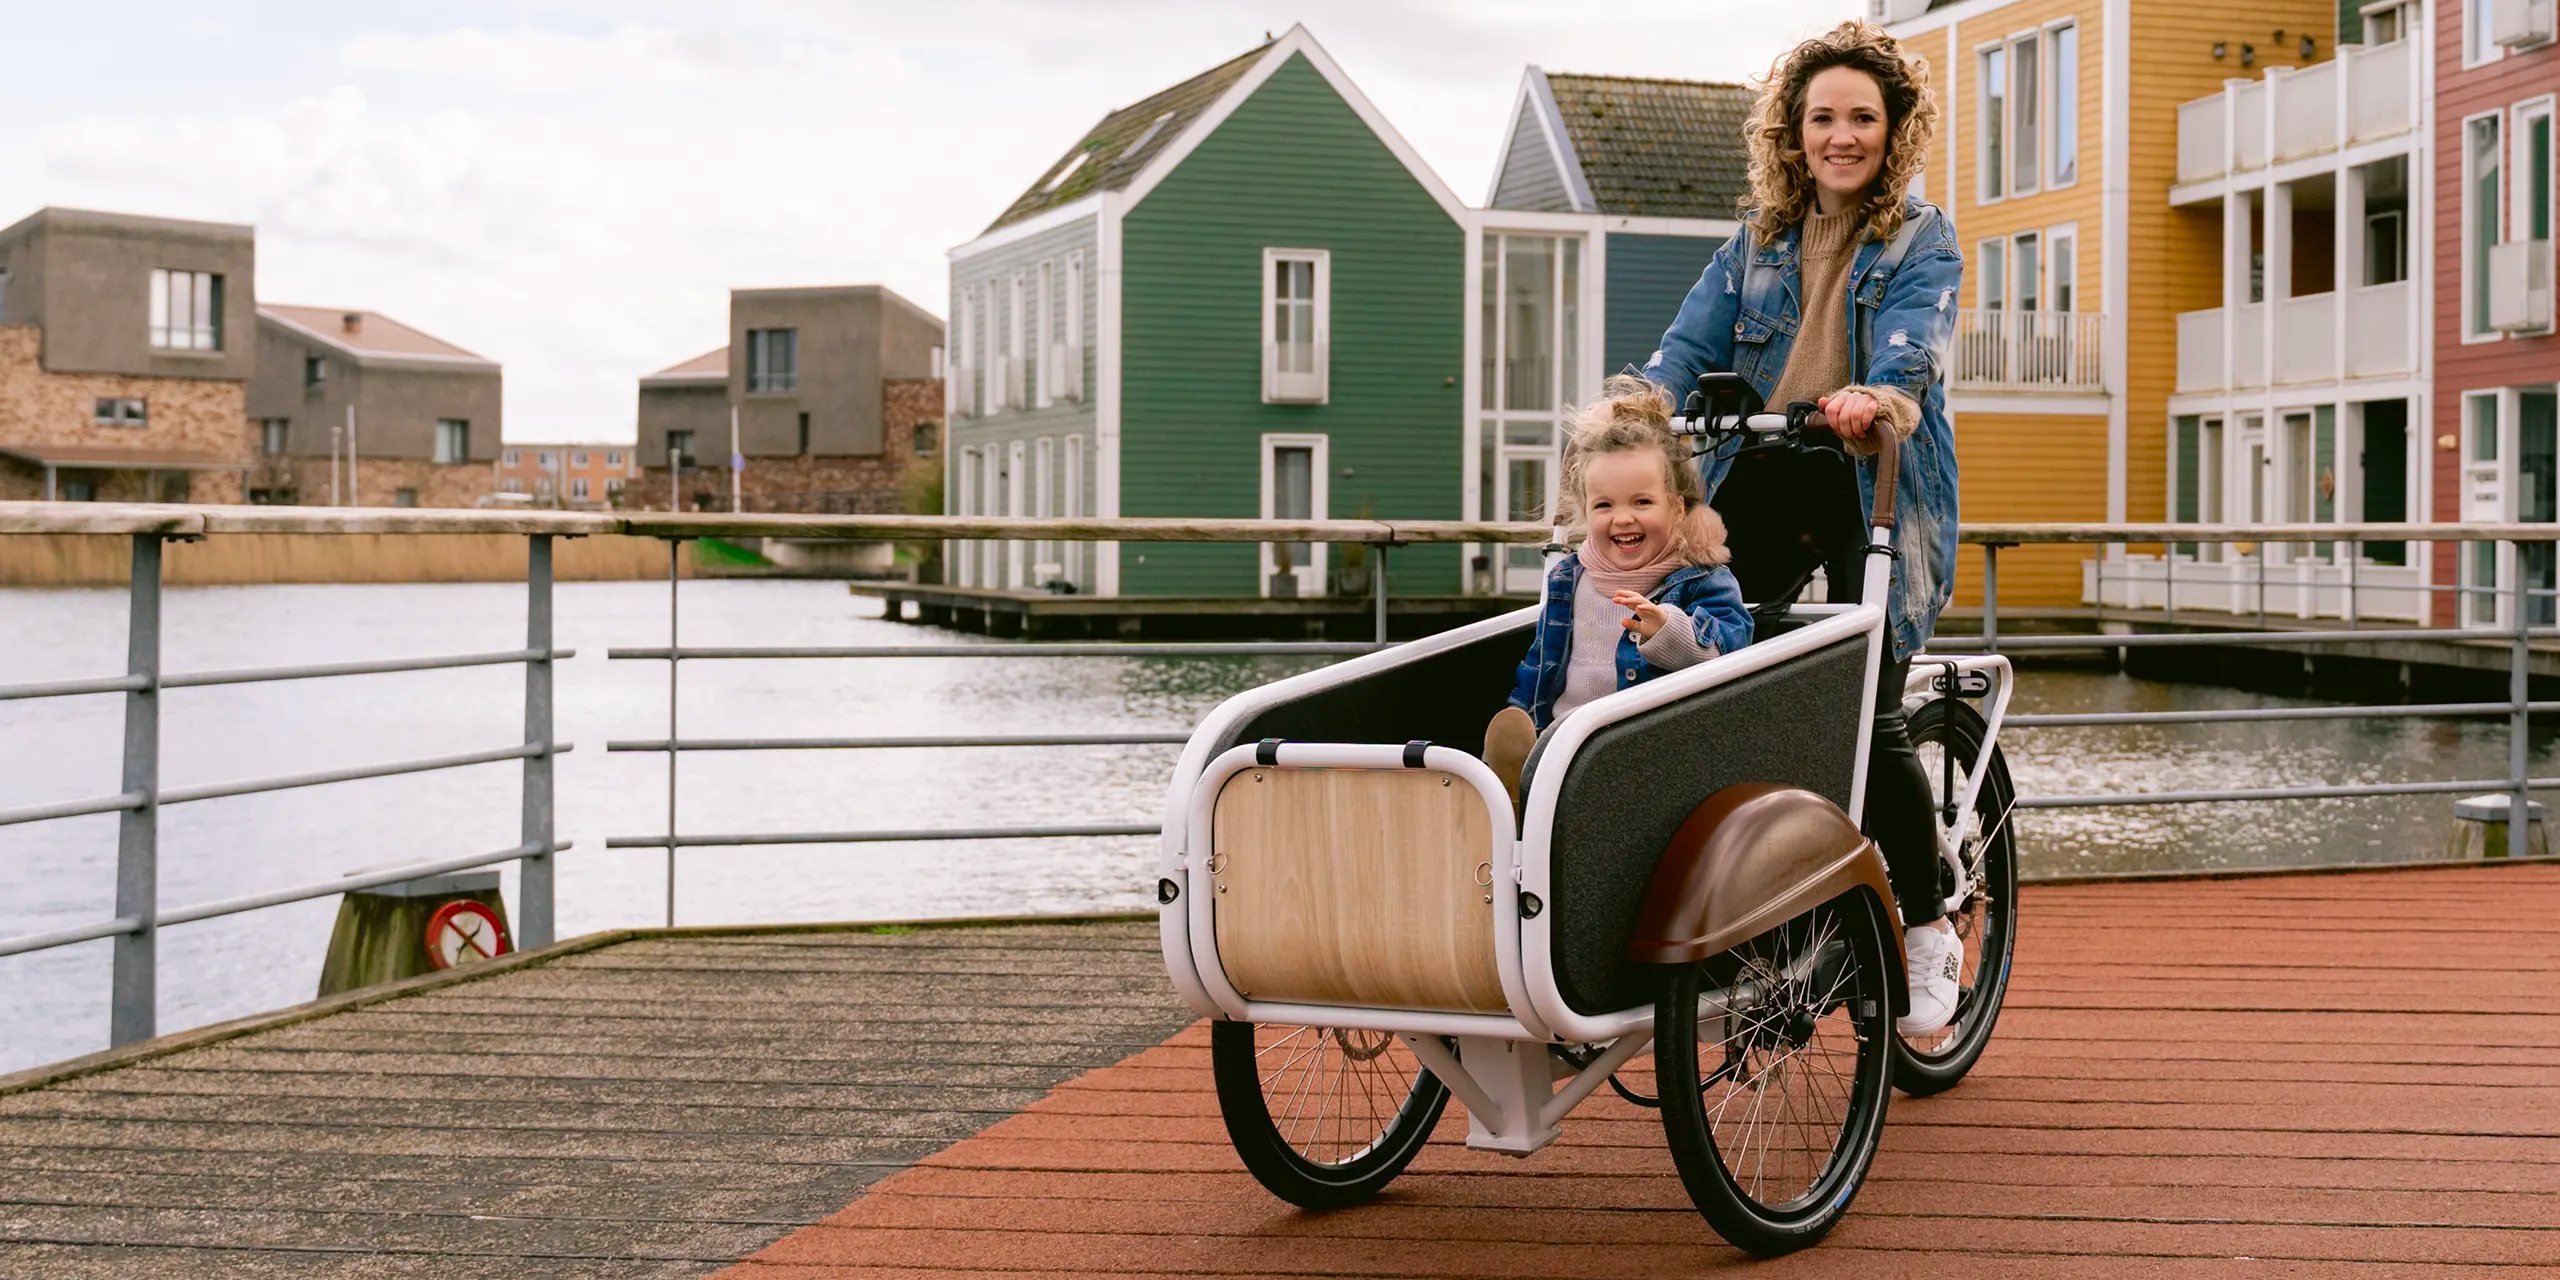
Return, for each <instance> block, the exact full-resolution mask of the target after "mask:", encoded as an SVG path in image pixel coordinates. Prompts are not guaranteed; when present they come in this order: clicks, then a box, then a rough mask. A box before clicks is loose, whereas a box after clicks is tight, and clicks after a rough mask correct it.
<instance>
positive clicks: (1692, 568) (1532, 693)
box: [1511, 556, 1751, 729]
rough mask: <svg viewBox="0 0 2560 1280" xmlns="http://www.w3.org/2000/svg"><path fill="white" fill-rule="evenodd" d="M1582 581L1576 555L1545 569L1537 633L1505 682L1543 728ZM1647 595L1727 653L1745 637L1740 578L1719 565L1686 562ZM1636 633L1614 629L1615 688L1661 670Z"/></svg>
mask: <svg viewBox="0 0 2560 1280" xmlns="http://www.w3.org/2000/svg"><path fill="white" fill-rule="evenodd" d="M1581 583H1582V561H1580V560H1578V559H1576V558H1574V557H1573V556H1566V557H1565V558H1564V559H1563V560H1562V561H1560V562H1559V563H1558V564H1557V565H1556V567H1555V568H1554V569H1553V570H1550V571H1549V572H1548V574H1547V607H1546V612H1544V613H1542V614H1540V615H1539V616H1538V633H1537V638H1536V639H1535V640H1533V641H1532V642H1531V643H1530V645H1529V654H1528V656H1527V657H1524V658H1522V659H1521V660H1520V671H1519V674H1518V675H1517V676H1516V677H1515V678H1514V679H1513V681H1512V685H1511V705H1512V706H1515V707H1518V708H1520V709H1521V710H1523V711H1526V712H1528V713H1529V718H1530V719H1531V720H1534V721H1536V722H1537V725H1538V727H1539V728H1541V729H1544V728H1546V727H1547V723H1548V722H1549V721H1551V720H1553V719H1555V707H1556V699H1557V698H1558V697H1559V696H1561V695H1562V694H1563V693H1564V672H1565V663H1566V662H1567V661H1568V660H1570V658H1571V657H1572V653H1573V595H1574V589H1575V588H1576V587H1578V586H1580V585H1581ZM1652 598H1653V599H1654V600H1655V601H1656V602H1657V603H1659V604H1661V605H1662V606H1664V607H1665V608H1670V609H1678V610H1680V611H1681V612H1683V613H1686V614H1688V615H1689V620H1690V622H1691V623H1693V624H1695V626H1696V627H1697V631H1698V643H1699V644H1701V645H1713V646H1715V650H1716V652H1718V653H1731V652H1733V651H1734V650H1736V649H1739V648H1741V647H1742V646H1744V645H1747V644H1749V643H1751V611H1750V610H1749V609H1747V608H1745V607H1744V606H1743V603H1742V587H1741V584H1739V583H1737V582H1736V581H1734V577H1733V571H1732V570H1731V569H1727V568H1725V567H1724V566H1722V565H1715V566H1707V565H1689V566H1687V567H1685V568H1681V569H1675V570H1673V571H1672V574H1671V576H1670V577H1668V578H1665V579H1663V580H1662V585H1661V586H1659V587H1657V588H1655V589H1654V592H1653V596H1652ZM1636 644H1637V642H1636V634H1635V632H1633V631H1621V632H1620V633H1619V634H1618V656H1617V676H1618V688H1621V689H1624V688H1627V687H1629V686H1631V685H1636V684H1641V683H1643V682H1645V681H1647V680H1650V679H1652V678H1654V677H1655V676H1658V675H1661V674H1662V673H1661V672H1659V671H1656V670H1654V669H1653V666H1652V664H1650V663H1648V662H1646V661H1645V657H1644V654H1643V652H1642V651H1640V650H1639V649H1638V648H1637V647H1636Z"/></svg>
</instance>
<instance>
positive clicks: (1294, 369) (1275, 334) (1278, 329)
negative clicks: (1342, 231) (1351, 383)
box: [1262, 249, 1333, 404]
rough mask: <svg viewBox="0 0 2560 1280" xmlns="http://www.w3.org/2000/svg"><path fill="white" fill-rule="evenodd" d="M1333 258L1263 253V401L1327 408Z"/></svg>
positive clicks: (1305, 252) (1321, 253) (1318, 252)
mask: <svg viewBox="0 0 2560 1280" xmlns="http://www.w3.org/2000/svg"><path fill="white" fill-rule="evenodd" d="M1332 276H1333V255H1332V254H1330V253H1328V252H1326V251H1325V250H1322V249H1265V250H1263V251H1262V399H1263V402H1264V403H1265V404H1323V403H1325V400H1326V397H1327V391H1328V387H1327V382H1328V371H1327V366H1328V365H1329V364H1330V363H1331V359H1330V356H1331V352H1330V350H1329V348H1330V346H1331V340H1332V332H1331V328H1332V324H1331V320H1330V318H1329V317H1328V315H1327V313H1328V312H1329V311H1330V310H1331V305H1330V304H1331V301H1332V293H1333V280H1332Z"/></svg>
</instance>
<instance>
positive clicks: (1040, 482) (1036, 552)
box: [1025, 436, 1063, 587]
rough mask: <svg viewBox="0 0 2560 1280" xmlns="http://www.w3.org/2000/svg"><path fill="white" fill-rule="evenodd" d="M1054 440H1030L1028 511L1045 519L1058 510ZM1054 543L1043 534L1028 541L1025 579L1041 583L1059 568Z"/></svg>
mask: <svg viewBox="0 0 2560 1280" xmlns="http://www.w3.org/2000/svg"><path fill="white" fill-rule="evenodd" d="M1057 453H1058V442H1057V440H1056V438H1055V437H1051V436H1042V437H1040V438H1039V439H1038V440H1035V441H1033V442H1032V444H1031V514H1032V515H1033V516H1035V517H1037V518H1039V519H1042V520H1047V519H1049V518H1051V517H1053V516H1055V515H1056V514H1057V512H1058V506H1057V494H1056V490H1055V487H1054V485H1055V481H1056V479H1057V474H1058V458H1057ZM1058 546H1059V544H1058V543H1055V542H1052V541H1050V540H1048V539H1046V538H1043V539H1041V540H1040V541H1038V542H1035V543H1033V544H1031V577H1030V579H1029V580H1028V581H1027V582H1026V583H1025V585H1027V586H1032V587H1045V586H1047V585H1048V584H1049V581H1050V579H1052V578H1054V577H1056V576H1057V575H1058V574H1059V573H1060V572H1063V570H1061V569H1059V568H1058V563H1057V561H1058Z"/></svg>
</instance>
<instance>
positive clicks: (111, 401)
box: [92, 396, 151, 427]
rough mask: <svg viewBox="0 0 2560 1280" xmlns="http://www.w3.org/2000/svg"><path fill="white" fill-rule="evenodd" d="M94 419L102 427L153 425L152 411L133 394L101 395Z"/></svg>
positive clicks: (94, 412) (93, 412)
mask: <svg viewBox="0 0 2560 1280" xmlns="http://www.w3.org/2000/svg"><path fill="white" fill-rule="evenodd" d="M92 414H93V417H92V420H93V421H95V422H96V423H97V424H98V425H99V426H102V427H146V426H149V425H151V414H150V411H149V410H148V409H147V408H146V407H145V405H144V404H143V402H142V401H141V400H140V399H138V398H135V397H133V396H101V397H99V398H98V404H97V408H96V409H95V410H93V411H92Z"/></svg>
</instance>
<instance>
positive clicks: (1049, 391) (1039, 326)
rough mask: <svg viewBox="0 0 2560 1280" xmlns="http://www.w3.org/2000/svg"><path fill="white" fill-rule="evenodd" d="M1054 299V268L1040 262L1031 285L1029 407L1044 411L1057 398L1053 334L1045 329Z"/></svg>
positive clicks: (1048, 263)
mask: <svg viewBox="0 0 2560 1280" xmlns="http://www.w3.org/2000/svg"><path fill="white" fill-rule="evenodd" d="M1057 296H1058V264H1057V263H1055V262H1043V263H1041V264H1040V274H1039V275H1037V276H1034V277H1033V278H1032V281H1031V352H1032V369H1033V371H1034V373H1035V374H1036V375H1037V376H1036V377H1035V379H1034V382H1035V383H1036V385H1035V386H1034V387H1033V388H1032V397H1031V398H1032V403H1034V404H1037V405H1039V406H1040V407H1041V408H1043V409H1045V408H1048V407H1049V403H1050V402H1051V401H1052V400H1055V399H1057V397H1058V371H1057V365H1058V361H1057V358H1056V357H1057V350H1056V348H1055V347H1054V346H1052V345H1051V344H1052V341H1053V339H1052V337H1051V335H1052V334H1053V333H1054V330H1053V329H1051V327H1050V325H1049V308H1050V307H1052V306H1054V305H1056V302H1055V300H1056V298H1057Z"/></svg>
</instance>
